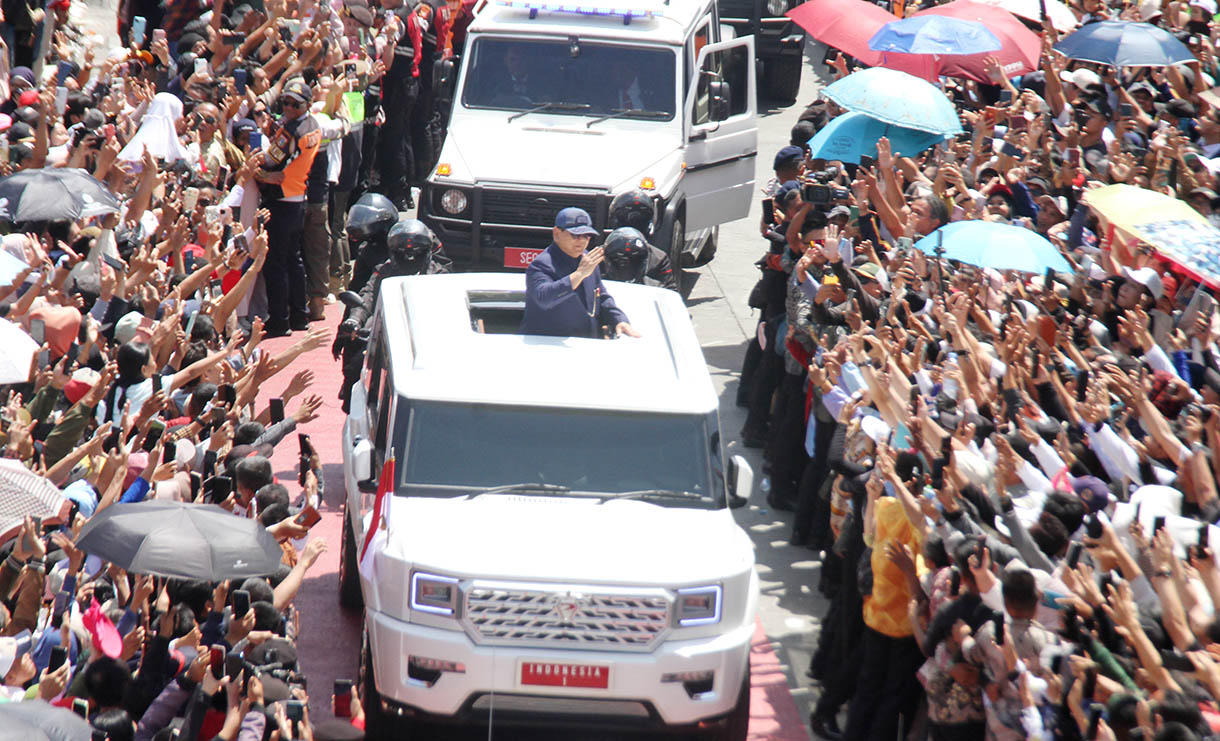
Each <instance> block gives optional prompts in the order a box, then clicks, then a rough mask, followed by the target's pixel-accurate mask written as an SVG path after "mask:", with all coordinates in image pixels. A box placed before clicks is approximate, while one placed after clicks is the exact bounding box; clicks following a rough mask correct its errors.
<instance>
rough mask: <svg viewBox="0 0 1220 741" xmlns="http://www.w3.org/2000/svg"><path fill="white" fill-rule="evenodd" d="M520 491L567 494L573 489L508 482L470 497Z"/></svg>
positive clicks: (554, 485) (560, 486)
mask: <svg viewBox="0 0 1220 741" xmlns="http://www.w3.org/2000/svg"><path fill="white" fill-rule="evenodd" d="M510 491H519V492H528V493H530V494H567V493H568V492H570V491H572V487H570V486H562V485H560V484H536V483H524V484H507V485H505V486H493V487H492V488H490V489H484V490H483V491H480V492H478V493H476V494H471V495H470V498H471V499H474V498H476V497H481V496H483V495H484V494H503V493H504V492H510Z"/></svg>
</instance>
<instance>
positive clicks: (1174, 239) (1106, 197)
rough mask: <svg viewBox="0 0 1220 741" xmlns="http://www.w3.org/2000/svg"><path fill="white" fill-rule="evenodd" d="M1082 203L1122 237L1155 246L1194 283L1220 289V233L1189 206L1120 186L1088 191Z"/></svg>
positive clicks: (1157, 194)
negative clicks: (1204, 283) (1203, 283)
mask: <svg viewBox="0 0 1220 741" xmlns="http://www.w3.org/2000/svg"><path fill="white" fill-rule="evenodd" d="M1082 201H1083V202H1084V203H1085V205H1087V206H1089V207H1090V208H1092V209H1093V210H1094V211H1095V212H1096V213H1097V215H1098V216H1099V217H1100V218H1101V219H1102V221H1103V222H1105V223H1108V224H1110V225H1111V226H1113V227H1114V229H1115V231H1116V232H1121V233H1122V234H1123V236H1124V237H1129V238H1133V239H1136V240H1138V241H1141V242H1144V243H1145V244H1148V245H1151V246H1152V247H1153V248H1155V249H1156V251H1157V252H1158V253H1159V254H1160V256H1161V257H1162V258H1164V259H1166V260H1169V261H1170V262H1172V263H1174V264H1176V265H1177V266H1178V267H1180V268H1181V269H1183V270H1185V271H1186V272H1187V273H1188V274H1189V275H1190V276H1191V277H1193V278H1195V279H1196V280H1200V281H1203V282H1206V283H1208V284H1209V285H1212V286H1217V285H1220V229H1216V227H1214V226H1212V224H1211V222H1209V221H1208V220H1207V219H1206V218H1205V217H1204V216H1203V215H1202V214H1200V213H1199V212H1198V211H1196V210H1194V209H1193V208H1191V207H1190V204H1188V203H1186V202H1185V201H1182V200H1179V199H1177V198H1173V197H1172V196H1167V195H1165V194H1164V193H1157V192H1156V191H1153V190H1145V189H1144V188H1136V187H1135V186H1132V185H1121V184H1120V185H1107V186H1106V187H1104V188H1095V189H1093V190H1089V191H1086V192H1085V194H1084V197H1083V198H1082ZM1116 241H1117V240H1116Z"/></svg>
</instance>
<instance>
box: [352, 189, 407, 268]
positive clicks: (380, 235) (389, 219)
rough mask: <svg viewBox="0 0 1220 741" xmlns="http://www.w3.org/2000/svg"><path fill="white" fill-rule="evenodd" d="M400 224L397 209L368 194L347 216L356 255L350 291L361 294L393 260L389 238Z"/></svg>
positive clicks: (376, 196) (382, 197)
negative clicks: (377, 270) (378, 270)
mask: <svg viewBox="0 0 1220 741" xmlns="http://www.w3.org/2000/svg"><path fill="white" fill-rule="evenodd" d="M397 223H398V209H397V208H395V207H394V204H393V203H392V202H390V199H389V198H386V197H385V196H383V195H381V194H380V193H365V194H364V195H362V196H360V200H358V201H356V205H354V206H352V208H351V210H350V211H348V212H347V227H346V229H345V230H346V231H347V241H348V244H349V245H350V246H351V250H352V252H354V253H355V254H356V265H355V268H353V270H352V279H351V282H350V283H349V284H348V289H349V290H352V291H357V292H358V291H360V289H362V288H364V284H365V282H366V281H368V279H369V276H370V275H372V274H373V270H374V269H375V268H376V267H377V266H378V265H380V264H381V263H382V262H385V260H386V259H387V258H388V257H389V256H390V252H389V249H388V248H387V247H386V243H385V240H386V236H387V235H388V234H389V233H390V229H391V228H392V227H393V226H394V225H395V224H397Z"/></svg>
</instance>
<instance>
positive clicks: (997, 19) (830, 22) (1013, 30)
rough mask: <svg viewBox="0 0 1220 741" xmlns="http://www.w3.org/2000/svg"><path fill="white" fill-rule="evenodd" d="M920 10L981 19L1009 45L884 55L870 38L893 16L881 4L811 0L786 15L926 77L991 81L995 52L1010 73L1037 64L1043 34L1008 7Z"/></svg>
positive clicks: (871, 59)
mask: <svg viewBox="0 0 1220 741" xmlns="http://www.w3.org/2000/svg"><path fill="white" fill-rule="evenodd" d="M921 13H936V14H938V15H946V16H950V17H953V18H959V19H961V20H967V21H977V22H979V23H982V24H983V25H984V26H986V27H987V30H989V31H991V32H992V33H994V34H995V35H996V36H997V37H998V38H999V39H1000V42H1001V43H1002V44H1003V45H1004V46H1003V48H1001V49H1000V51H997V52H992V53H990V54H970V55H966V56H944V57H939V58H933V57H930V56H925V55H922V54H882V53H881V52H877V51H873V50H872V49H870V48H868V40H869V39H870V38H872V36H873V34H875V33H877V31H878V29H880V28H881V27H882V26H884V25H885V24H887V23H891V22H892V21H893V20H894V16H893V15H891V14H889V13H888V12H886V11H885V10H883V9H882V8H880V7H878V6H876V5H874V4H872V3H869V2H864V1H863V0H809V2H805V3H802V4H800V5H798V6H796V7H795V8H793V9H792V10H789V11H788V12H787V13H786V15H787V16H788V17H789V18H791V19H792V20H793V22H794V23H796V25H798V26H800V27H801V28H803V29H805V30H806V31H807V32H808V33H809V35H810V36H812V37H813V38H815V39H817V40H818V41H821V42H822V43H823V44H826V45H827V46H833V47H834V48H836V49H838V50H840V51H842V52H844V53H846V54H849V55H851V56H853V57H855V58H856V59H858V60H860V62H861V63H862V64H865V65H867V66H869V67H888V68H890V69H896V70H900V71H902V72H906V73H908V74H912V75H915V76H916V77H921V78H923V79H925V80H935V79H936V77H937V75H946V76H948V77H968V78H970V79H972V80H977V81H979V82H990V80H989V79H988V77H987V72H986V71H985V69H984V64H983V60H984V59H986V58H987V57H989V56H995V57H996V58H997V59H999V61H1000V65H1001V66H1003V68H1004V73H1005V74H1006V75H1008V76H1009V77H1013V76H1015V75H1020V74H1025V73H1026V72H1032V71H1033V70H1036V69H1038V57H1039V55H1040V54H1041V51H1042V44H1041V42H1040V41H1039V40H1038V36H1037V35H1036V34H1034V33H1033V32H1032V31H1030V30H1029V29H1028V28H1026V27H1025V26H1024V24H1022V23H1021V21H1019V20H1017V17H1016V16H1014V15H1013V14H1011V13H1009V12H1008V11H1006V10H1004V9H1002V8H999V7H996V6H993V5H985V4H983V3H977V2H972V1H971V0H955V1H954V2H951V3H949V4H948V5H940V6H937V7H934V8H929V9H928V10H923V11H920V13H917V14H916V15H919V14H921Z"/></svg>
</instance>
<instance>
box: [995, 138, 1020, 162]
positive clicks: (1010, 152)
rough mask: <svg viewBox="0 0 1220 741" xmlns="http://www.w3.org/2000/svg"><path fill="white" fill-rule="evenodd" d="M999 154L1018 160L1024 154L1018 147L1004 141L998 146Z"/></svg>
mask: <svg viewBox="0 0 1220 741" xmlns="http://www.w3.org/2000/svg"><path fill="white" fill-rule="evenodd" d="M1000 154H1002V155H1004V156H1006V157H1016V158H1020V157H1021V156H1022V155H1023V154H1024V152H1022V151H1021V148H1020V147H1018V146H1017V145H1016V144H1013V143H1012V142H1008V141H1006V142H1004V143H1003V144H1001V145H1000Z"/></svg>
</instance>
